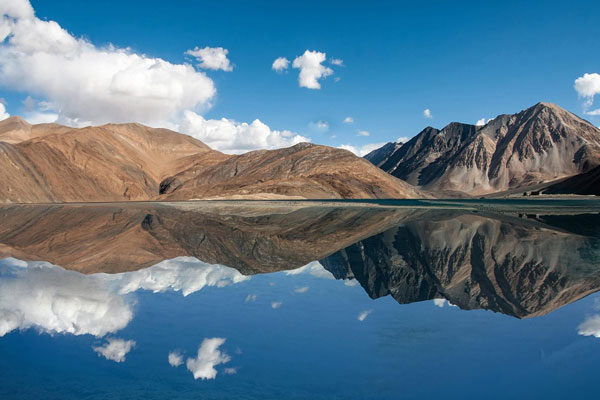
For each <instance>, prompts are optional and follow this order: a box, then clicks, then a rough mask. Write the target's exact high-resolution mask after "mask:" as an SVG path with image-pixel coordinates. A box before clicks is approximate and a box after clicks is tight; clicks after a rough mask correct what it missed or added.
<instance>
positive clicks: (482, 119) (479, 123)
mask: <svg viewBox="0 0 600 400" xmlns="http://www.w3.org/2000/svg"><path fill="white" fill-rule="evenodd" d="M484 125H485V118H481V119H478V120H477V122H475V126H484Z"/></svg>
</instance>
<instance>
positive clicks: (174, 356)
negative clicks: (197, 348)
mask: <svg viewBox="0 0 600 400" xmlns="http://www.w3.org/2000/svg"><path fill="white" fill-rule="evenodd" d="M167 359H168V360H169V365H170V366H171V367H179V366H180V365H181V364H183V356H182V355H181V354H179V353H178V352H177V351H171V352H170V353H169V356H168V357H167Z"/></svg>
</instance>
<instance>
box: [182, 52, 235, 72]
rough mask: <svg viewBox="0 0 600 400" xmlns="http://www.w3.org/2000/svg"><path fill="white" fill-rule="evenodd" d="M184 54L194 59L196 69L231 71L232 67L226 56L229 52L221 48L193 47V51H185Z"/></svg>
mask: <svg viewBox="0 0 600 400" xmlns="http://www.w3.org/2000/svg"><path fill="white" fill-rule="evenodd" d="M185 54H187V55H190V56H192V57H194V58H195V59H196V60H198V62H199V64H198V67H200V68H204V69H212V70H223V71H232V70H233V65H231V63H230V61H229V59H228V58H227V54H229V50H227V49H224V48H222V47H208V46H207V47H204V48H202V49H201V48H199V47H197V46H196V47H194V49H193V50H187V51H186V52H185Z"/></svg>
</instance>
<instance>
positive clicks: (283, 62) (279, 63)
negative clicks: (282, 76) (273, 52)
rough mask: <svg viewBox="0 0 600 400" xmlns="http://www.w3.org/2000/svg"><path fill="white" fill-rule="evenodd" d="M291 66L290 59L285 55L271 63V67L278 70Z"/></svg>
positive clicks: (281, 70)
mask: <svg viewBox="0 0 600 400" xmlns="http://www.w3.org/2000/svg"><path fill="white" fill-rule="evenodd" d="M289 67H290V60H288V59H287V58H285V57H277V58H276V59H275V61H273V65H271V69H273V70H274V71H276V72H283V71H285V70H286V69H288V68H289Z"/></svg>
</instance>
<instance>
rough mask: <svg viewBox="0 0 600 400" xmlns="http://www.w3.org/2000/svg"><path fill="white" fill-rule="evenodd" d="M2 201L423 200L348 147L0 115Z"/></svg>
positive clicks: (411, 188) (409, 187) (137, 125)
mask: <svg viewBox="0 0 600 400" xmlns="http://www.w3.org/2000/svg"><path fill="white" fill-rule="evenodd" d="M0 179H1V180H2V182H4V184H3V185H2V186H0V202H1V203H52V202H76V201H125V200H152V199H154V200H163V199H165V198H168V199H177V200H189V199H193V198H207V197H212V198H215V197H229V198H234V197H237V198H240V197H241V198H415V197H428V196H427V195H424V194H422V193H421V192H420V191H419V190H417V189H415V188H413V187H412V186H411V185H409V184H407V183H406V182H403V181H401V180H399V179H397V178H395V177H393V176H390V175H388V174H386V173H385V172H383V171H381V170H380V169H378V168H376V167H374V166H373V165H371V164H370V163H369V162H367V161H365V160H364V159H362V158H359V157H356V156H355V155H353V154H352V153H350V152H348V151H346V150H341V149H334V148H330V147H326V146H316V145H311V144H308V143H301V144H298V145H296V146H293V147H290V148H287V149H279V150H272V151H254V152H250V153H247V154H243V155H240V156H232V155H227V154H223V153H221V152H218V151H215V150H212V149H210V148H209V147H208V146H206V145H205V144H204V143H202V142H200V141H198V140H196V139H194V138H192V137H191V136H188V135H183V134H179V133H177V132H173V131H170V130H168V129H154V128H149V127H146V126H143V125H139V124H108V125H103V126H98V127H86V128H81V129H75V128H69V127H65V126H61V125H57V124H40V125H30V124H28V123H27V122H25V121H23V120H22V119H20V118H19V117H11V118H8V119H6V120H4V121H0Z"/></svg>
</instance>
